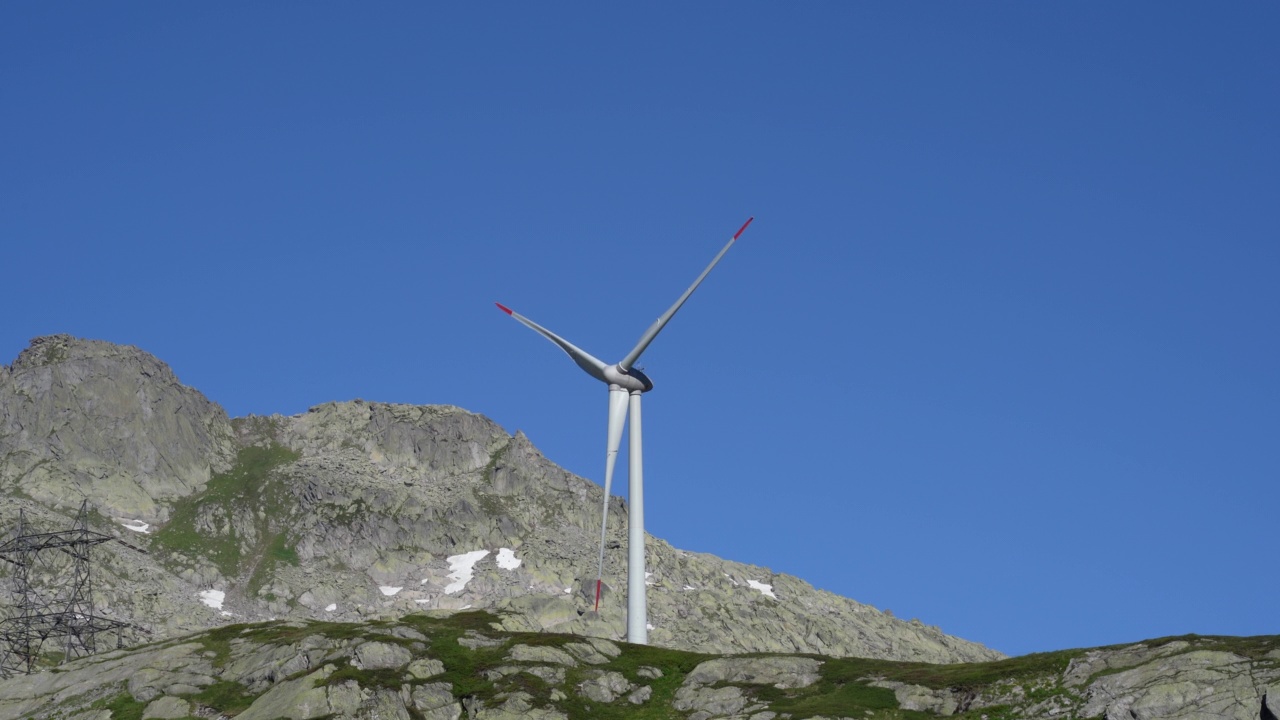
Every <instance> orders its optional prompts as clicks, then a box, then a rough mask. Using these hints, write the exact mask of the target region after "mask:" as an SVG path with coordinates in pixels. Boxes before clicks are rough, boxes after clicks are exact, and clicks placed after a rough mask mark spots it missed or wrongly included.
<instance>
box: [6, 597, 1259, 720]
mask: <svg viewBox="0 0 1280 720" xmlns="http://www.w3.org/2000/svg"><path fill="white" fill-rule="evenodd" d="M505 625H506V622H505V621H504V620H502V619H501V618H500V617H497V616H495V615H492V614H490V613H487V612H483V611H460V612H448V611H433V612H432V613H429V614H411V615H405V616H401V617H399V618H397V619H395V620H384V621H373V622H367V623H333V622H318V621H308V622H300V621H280V622H275V623H261V624H251V625H230V626H226V627H222V628H218V629H215V630H211V631H205V632H201V633H197V634H193V635H189V636H185V637H180V638H173V639H169V640H166V641H163V642H156V643H152V644H149V645H146V646H142V647H137V648H133V649H130V650H123V651H114V652H110V653H103V654H99V655H94V656H90V657H86V658H82V659H79V660H76V661H73V662H71V663H68V664H66V665H64V666H62V667H61V668H59V671H58V672H44V673H38V674H35V675H23V676H18V677H14V678H10V679H8V680H0V720H10V719H13V720H16V719H17V718H60V719H65V720H129V719H138V718H141V719H142V720H150V719H151V718H212V717H220V718H229V717H235V718H237V720H273V719H275V718H290V719H291V720H308V719H311V718H316V719H319V718H335V719H337V718H352V719H362V720H373V719H374V718H377V719H380V720H460V718H463V717H466V718H468V719H469V720H519V719H531V720H587V719H591V720H611V719H615V718H618V719H621V718H686V719H687V720H716V719H724V720H787V719H790V718H794V719H795V720H800V719H801V718H811V719H813V720H820V719H822V718H827V719H830V720H833V719H835V718H844V719H847V720H852V719H854V718H856V719H857V720H882V719H883V720H889V719H891V718H892V719H895V720H902V719H915V720H921V719H924V718H931V717H939V716H951V717H956V718H966V719H968V720H997V719H999V718H1026V719H1028V720H1060V719H1066V718H1106V719H1107V720H1152V719H1154V718H1169V719H1171V720H1200V719H1208V718H1213V719H1215V720H1260V719H1261V720H1274V718H1276V717H1277V716H1280V636H1273V637H1259V638H1214V637H1196V636H1188V637H1182V638H1164V639H1160V640H1153V641H1149V642H1144V643H1138V644H1135V645H1127V646H1114V647H1106V648H1095V649H1090V650H1066V651H1061V652H1054V653H1043V654H1037V655H1028V656H1024V657H1019V658H1011V659H1006V660H999V661H987V662H981V663H965V664H955V665H934V664H926V663H907V662H895V661H890V660H870V659H862V658H831V657H824V656H819V655H786V654H773V653H765V654H755V655H740V656H721V655H711V654H701V653H694V652H688V651H683V650H672V649H666V648H659V647H652V646H639V645H628V644H625V643H614V642H611V641H609V640H604V639H600V638H582V637H578V636H573V635H561V634H552V633H515V632H508V631H505V630H503V629H502V628H503V627H504V626H505Z"/></svg>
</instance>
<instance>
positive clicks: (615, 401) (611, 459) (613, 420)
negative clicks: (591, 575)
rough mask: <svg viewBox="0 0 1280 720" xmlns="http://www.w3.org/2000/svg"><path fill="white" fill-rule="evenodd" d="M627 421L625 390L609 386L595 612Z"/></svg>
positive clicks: (598, 601) (597, 608)
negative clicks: (615, 473) (611, 497)
mask: <svg viewBox="0 0 1280 720" xmlns="http://www.w3.org/2000/svg"><path fill="white" fill-rule="evenodd" d="M626 422H627V391H626V390H623V389H622V388H620V387H618V386H616V385H615V386H613V387H610V388H609V437H608V445H607V446H606V448H605V450H606V452H605V456H604V504H603V507H602V508H601V509H600V564H599V566H598V568H597V570H596V612H599V611H600V583H601V582H602V581H603V580H604V540H605V531H606V530H607V529H608V527H609V491H610V488H611V487H612V486H613V468H614V466H615V465H616V463H617V460H618V446H619V445H621V444H622V427H623V425H625V424H626Z"/></svg>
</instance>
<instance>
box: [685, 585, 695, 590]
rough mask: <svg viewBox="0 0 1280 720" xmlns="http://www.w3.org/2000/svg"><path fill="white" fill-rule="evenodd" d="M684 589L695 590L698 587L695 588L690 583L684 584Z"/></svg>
mask: <svg viewBox="0 0 1280 720" xmlns="http://www.w3.org/2000/svg"><path fill="white" fill-rule="evenodd" d="M684 589H685V590H697V589H698V588H696V587H694V586H692V585H685V586H684Z"/></svg>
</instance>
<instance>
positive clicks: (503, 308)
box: [494, 302, 511, 315]
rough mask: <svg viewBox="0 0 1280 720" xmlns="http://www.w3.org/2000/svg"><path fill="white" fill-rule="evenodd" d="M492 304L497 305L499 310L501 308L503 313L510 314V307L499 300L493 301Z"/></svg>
mask: <svg viewBox="0 0 1280 720" xmlns="http://www.w3.org/2000/svg"><path fill="white" fill-rule="evenodd" d="M494 305H497V306H498V309H499V310H501V311H502V312H504V313H506V314H508V315H510V314H511V308H509V307H507V306H506V305H503V304H502V303H500V302H496V303H494Z"/></svg>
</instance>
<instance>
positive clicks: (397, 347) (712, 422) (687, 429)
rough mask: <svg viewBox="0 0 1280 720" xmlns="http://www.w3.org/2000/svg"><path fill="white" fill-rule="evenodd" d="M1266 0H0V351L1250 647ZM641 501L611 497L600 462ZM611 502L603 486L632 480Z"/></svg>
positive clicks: (1268, 501)
mask: <svg viewBox="0 0 1280 720" xmlns="http://www.w3.org/2000/svg"><path fill="white" fill-rule="evenodd" d="M1277 31H1280V6H1278V5H1276V4H1275V3H1270V2H1238V3H1229V4H1216V5H1215V4H1209V3H1179V2H1161V3H1127V4H1122V5H1115V4H1110V3H1056V4H1055V3H945V4H944V3H927V4H926V3H879V4H872V3H817V2H815V3H807V4H796V3H790V4H782V3H777V4H765V3H755V2H735V3H728V2H708V3H696V4H658V5H650V6H636V5H627V6H623V5H619V4H611V5H605V6H601V5H599V4H587V3H582V4H559V5H554V4H551V5H548V4H537V5H531V4H516V3H496V4H487V5H474V4H466V5H465V6H464V5H463V4H457V6H452V7H441V6H438V5H436V6H428V5H427V4H418V3H404V4H389V3H374V4H338V3H283V2H280V3H219V4H210V3H204V4H198V3H158V2H152V3H113V4H101V3H82V4H78V3H57V4H49V3H41V4H35V3H10V4H7V5H5V6H4V7H3V8H2V9H0V97H2V101H0V197H3V201H2V202H0V238H2V242H3V252H2V253H0V257H2V258H3V260H2V261H0V262H2V263H3V265H2V267H3V269H4V272H3V274H2V275H0V277H2V278H3V282H4V289H5V293H4V296H5V298H6V302H5V307H4V312H3V313H0V358H3V359H2V360H0V361H2V362H9V361H10V360H11V359H12V358H13V357H15V356H16V355H17V353H18V352H19V351H20V350H21V349H22V348H24V347H25V346H26V344H27V341H28V340H29V339H30V338H31V337H34V336H37V335H45V334H51V333H59V332H67V333H72V334H75V335H79V336H83V337H91V338H99V339H105V340H110V341H113V342H118V343H128V344H133V345H137V346H139V347H142V348H144V349H146V350H148V351H150V352H152V353H154V354H155V355H157V356H159V357H160V358H161V359H163V360H165V361H166V362H168V363H170V364H171V365H172V366H173V367H174V369H175V371H176V372H177V373H178V376H179V377H180V378H181V379H182V380H183V382H185V383H187V384H189V385H192V386H194V387H196V388H199V389H200V390H202V391H203V392H204V393H205V394H206V395H208V396H209V397H210V398H212V399H213V400H215V401H217V402H218V403H220V404H221V405H222V406H223V407H224V408H226V410H227V411H228V412H229V413H230V414H232V415H235V416H240V415H245V414H248V413H258V414H268V413H285V414H293V413H299V412H303V411H305V410H306V409H307V408H308V407H310V406H312V405H316V404H319V403H322V402H326V401H330V400H350V399H354V398H364V399H367V400H378V401H388V402H405V403H448V404H454V405H459V406H461V407H464V408H467V409H469V410H472V411H475V412H479V413H483V414H484V415H487V416H488V417H490V418H493V419H494V420H495V421H497V422H499V423H501V424H502V425H503V426H504V427H505V428H507V429H508V430H509V431H512V432H514V431H516V430H517V429H519V430H523V431H524V432H525V433H526V434H528V435H529V436H530V438H531V439H532V440H533V441H534V443H535V444H537V445H538V447H539V448H541V449H542V450H543V452H545V453H546V455H547V456H548V457H550V458H551V459H552V460H554V461H556V462H558V463H560V464H562V465H564V466H565V467H567V468H569V469H570V470H572V471H574V472H577V473H579V474H582V475H584V476H586V477H589V478H592V479H594V480H596V481H597V482H599V481H600V478H601V475H602V472H603V454H604V448H603V446H604V423H605V408H606V392H605V389H604V387H603V386H600V385H599V384H598V383H596V382H595V381H593V380H591V379H590V378H588V377H587V376H586V375H584V374H582V373H581V372H580V371H579V370H578V369H577V368H576V367H574V366H573V364H572V363H570V362H569V361H568V360H567V358H566V357H565V356H564V355H563V354H562V353H560V352H559V351H558V350H556V349H555V348H554V347H553V346H552V345H551V344H549V343H547V342H546V341H545V340H542V339H541V338H539V337H537V336H536V335H535V334H533V333H532V332H530V331H529V330H527V329H525V328H523V327H521V326H520V325H518V324H516V323H513V322H512V321H511V320H510V319H509V318H507V317H506V316H504V315H503V314H502V313H500V312H498V311H497V310H496V309H495V308H494V306H493V303H494V301H500V302H503V303H505V304H507V305H509V306H511V307H512V308H514V309H515V310H517V311H518V312H521V313H523V314H525V315H527V316H529V317H530V318H532V319H534V320H535V321H537V322H539V323H541V324H543V325H546V326H547V327H549V328H551V329H552V330H554V331H556V332H558V333H561V334H562V335H564V336H566V337H567V338H569V339H570V340H571V341H573V342H575V343H577V344H578V345H580V346H582V347H583V348H584V349H586V350H587V351H589V352H591V353H593V354H595V355H597V356H600V357H601V358H602V359H605V360H607V361H612V360H617V359H619V358H620V357H621V356H622V355H623V354H624V353H625V352H626V351H627V350H628V349H630V347H631V346H632V344H633V343H634V342H635V340H636V339H637V338H638V336H639V335H640V333H641V332H643V330H644V329H645V328H646V327H647V326H648V324H649V323H650V322H651V321H652V319H653V318H654V317H655V316H656V315H657V314H659V313H660V312H661V311H662V310H663V309H665V308H666V307H667V305H668V304H669V303H670V302H672V301H673V300H674V299H675V297H676V296H677V295H678V294H679V293H680V292H681V291H682V290H683V289H684V288H685V287H686V286H687V285H688V283H689V282H690V281H691V280H692V279H693V277H694V276H695V275H696V274H697V272H698V271H699V270H700V269H701V268H702V267H703V266H704V265H705V264H706V262H707V261H708V260H710V258H711V257H712V255H714V254H715V252H716V251H717V250H718V249H719V247H720V246H721V245H722V244H723V243H724V241H725V240H727V239H728V237H729V235H731V234H732V233H733V231H734V230H736V229H737V228H738V226H739V225H741V223H742V222H743V221H744V220H745V219H746V218H747V217H749V216H755V217H756V221H755V223H754V224H753V225H752V226H751V228H750V229H749V230H748V231H747V233H746V234H745V235H744V236H743V239H742V241H741V242H740V243H739V244H738V245H737V246H736V247H735V248H734V249H733V250H732V251H731V252H730V253H729V255H728V256H726V258H725V260H724V261H723V262H722V263H721V265H720V266H719V267H718V268H717V269H716V271H715V272H714V273H713V274H712V276H711V277H710V278H709V279H708V280H707V282H706V283H705V284H704V285H703V286H702V288H701V289H700V290H699V291H698V293H697V294H696V295H695V296H694V297H693V299H692V300H691V301H690V303H689V304H688V305H686V306H685V308H684V310H682V312H681V314H680V315H679V316H677V318H676V319H675V321H674V322H673V323H672V324H671V325H670V326H668V328H667V329H666V331H664V333H663V334H662V336H661V337H659V338H658V340H657V341H656V342H655V343H654V344H653V346H652V347H651V348H650V349H649V351H648V352H647V353H646V354H645V357H644V358H643V360H642V364H643V365H644V367H645V369H646V372H648V373H649V375H650V376H651V377H652V378H653V380H654V382H655V384H656V388H655V390H654V391H653V392H652V393H650V394H649V395H648V396H646V402H645V443H646V457H645V463H646V515H647V521H648V529H649V530H650V531H651V532H653V533H654V534H655V535H657V536H659V537H663V538H665V539H667V540H669V541H671V542H672V543H673V544H675V545H676V546H678V547H682V548H686V549H691V550H699V551H707V552H713V553H716V554H718V555H721V556H724V557H727V558H731V559H734V560H740V561H745V562H751V563H756V564H759V565H763V566H767V567H770V568H772V569H773V570H775V571H777V572H785V573H790V574H794V575H798V576H800V577H802V578H804V579H806V580H808V581H809V582H811V583H813V584H814V585H816V586H818V587H821V588H825V589H828V590H832V591H834V592H838V593H840V594H843V595H847V596H850V597H852V598H855V599H857V600H860V601H862V602H867V603H871V604H873V605H875V606H877V607H880V608H888V609H891V610H892V611H893V612H894V613H895V614H896V615H898V616H899V617H903V618H912V617H918V618H920V619H921V620H923V621H924V622H926V623H929V624H936V625H939V626H940V627H942V628H943V629H944V630H946V631H947V632H950V633H954V634H957V635H960V636H962V637H965V638H969V639H973V640H977V641H980V642H983V643H986V644H988V645H990V646H992V647H995V648H997V649H999V650H1002V651H1005V652H1008V653H1014V654H1020V653H1026V652H1032V651H1038V650H1050V649H1056V648H1064V647H1080V646H1091V645H1099V644H1107V643H1119V642H1125V641H1131V640H1138V639H1143V638H1148V637H1155V636H1161V635H1170V634H1181V633H1188V632H1196V633H1202V634H1273V633H1278V632H1280V624H1278V622H1277V613H1276V612H1275V607H1276V598H1277V597H1280V575H1278V574H1277V573H1276V572H1275V568H1276V559H1277V557H1280V553H1277V547H1278V544H1280V541H1278V540H1277V533H1276V527H1277V524H1276V519H1275V518H1276V508H1280V490H1277V480H1278V479H1280V441H1278V440H1280V410H1277V408H1278V407H1280V373H1278V372H1277V369H1278V368H1277V358H1280V337H1278V328H1280V283H1278V282H1277V277H1278V276H1280V211H1278V207H1280V205H1278V203H1277V198H1280V170H1277V168H1280V132H1277V127H1280V52H1277V50H1276V43H1275V37H1276V35H1277ZM620 485H621V486H622V487H623V488H624V489H625V483H620ZM615 487H617V486H615Z"/></svg>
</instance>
